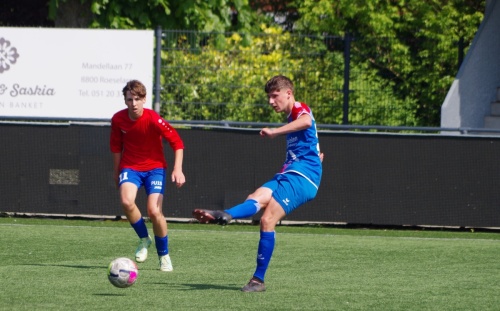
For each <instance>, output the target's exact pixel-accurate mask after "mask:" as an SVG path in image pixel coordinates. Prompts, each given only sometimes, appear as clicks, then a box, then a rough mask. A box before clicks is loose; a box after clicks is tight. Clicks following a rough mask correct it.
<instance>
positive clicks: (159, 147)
mask: <svg viewBox="0 0 500 311" xmlns="http://www.w3.org/2000/svg"><path fill="white" fill-rule="evenodd" d="M163 137H164V138H165V139H166V140H167V142H168V143H169V144H170V147H171V148H172V150H174V151H175V150H178V149H184V143H183V142H182V140H181V138H180V136H179V134H178V133H177V131H176V130H175V129H174V128H173V127H172V126H171V125H170V124H169V123H168V122H167V121H165V120H164V119H163V118H162V117H160V116H159V115H158V114H157V113H156V112H155V111H153V110H151V109H147V108H144V112H143V114H142V116H141V117H140V118H139V119H137V120H135V121H134V120H132V119H130V117H129V115H128V110H127V109H123V110H120V111H118V112H117V113H115V114H114V115H113V118H111V137H110V147H111V152H113V153H120V152H121V153H122V157H121V160H120V167H119V169H120V170H122V169H124V168H130V169H133V170H136V171H139V172H145V171H150V170H153V169H156V168H167V161H166V160H165V155H164V154H163V141H162V138H163Z"/></svg>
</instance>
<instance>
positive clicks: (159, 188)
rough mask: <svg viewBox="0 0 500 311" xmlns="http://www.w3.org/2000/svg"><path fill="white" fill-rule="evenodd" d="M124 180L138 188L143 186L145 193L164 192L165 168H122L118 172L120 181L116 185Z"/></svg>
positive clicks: (119, 184)
mask: <svg viewBox="0 0 500 311" xmlns="http://www.w3.org/2000/svg"><path fill="white" fill-rule="evenodd" d="M124 182H131V183H133V184H134V185H136V186H137V189H140V188H141V186H144V190H146V194H147V195H150V194H151V193H161V194H163V193H164V192H165V169H163V168H157V169H154V170H151V171H146V172H138V171H134V170H132V169H129V168H124V169H123V170H122V171H121V172H120V181H119V183H118V186H121V184H123V183H124Z"/></svg>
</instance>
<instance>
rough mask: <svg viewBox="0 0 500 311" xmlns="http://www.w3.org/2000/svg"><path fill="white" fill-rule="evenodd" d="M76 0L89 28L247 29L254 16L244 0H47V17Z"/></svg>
mask: <svg viewBox="0 0 500 311" xmlns="http://www.w3.org/2000/svg"><path fill="white" fill-rule="evenodd" d="M75 1H79V3H80V6H81V8H82V9H83V10H90V12H91V13H92V19H91V21H90V23H89V27H91V28H113V29H155V28H156V27H158V26H160V27H162V28H164V29H189V30H198V31H208V32H210V31H216V32H224V31H250V30H251V29H252V26H253V24H252V22H253V20H254V19H255V17H254V16H252V14H253V12H252V11H251V10H250V8H249V6H248V1H246V0H184V1H179V0H49V16H50V17H51V18H52V19H56V18H57V17H58V11H60V10H61V9H62V8H64V5H65V4H68V3H70V2H75Z"/></svg>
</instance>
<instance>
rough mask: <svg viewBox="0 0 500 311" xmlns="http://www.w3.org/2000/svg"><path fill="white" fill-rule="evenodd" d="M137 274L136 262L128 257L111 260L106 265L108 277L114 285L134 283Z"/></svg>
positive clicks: (120, 285) (121, 285) (123, 286)
mask: <svg viewBox="0 0 500 311" xmlns="http://www.w3.org/2000/svg"><path fill="white" fill-rule="evenodd" d="M137 276H139V270H138V269H137V264H136V263H135V262H134V261H132V260H131V259H129V258H126V257H120V258H116V259H115V260H113V261H112V262H111V263H110V264H109V267H108V279H109V281H110V282H111V284H113V285H114V286H116V287H120V288H125V287H129V286H132V285H134V283H135V281H137Z"/></svg>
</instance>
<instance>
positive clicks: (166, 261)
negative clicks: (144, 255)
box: [158, 254, 174, 272]
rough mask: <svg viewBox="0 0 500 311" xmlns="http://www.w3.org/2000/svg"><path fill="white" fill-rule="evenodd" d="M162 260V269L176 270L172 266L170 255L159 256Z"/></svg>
mask: <svg viewBox="0 0 500 311" xmlns="http://www.w3.org/2000/svg"><path fill="white" fill-rule="evenodd" d="M158 259H159V260H160V270H161V271H165V272H170V271H172V270H174V268H173V267H172V261H171V260H170V255H168V254H166V255H165V256H158Z"/></svg>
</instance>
